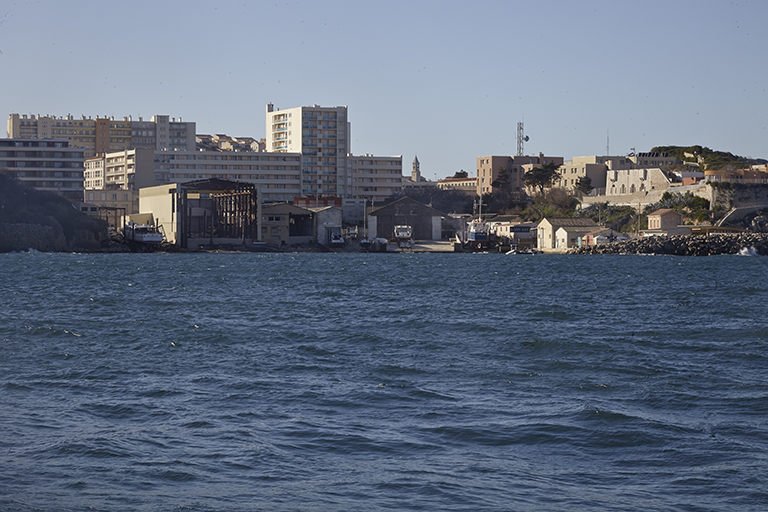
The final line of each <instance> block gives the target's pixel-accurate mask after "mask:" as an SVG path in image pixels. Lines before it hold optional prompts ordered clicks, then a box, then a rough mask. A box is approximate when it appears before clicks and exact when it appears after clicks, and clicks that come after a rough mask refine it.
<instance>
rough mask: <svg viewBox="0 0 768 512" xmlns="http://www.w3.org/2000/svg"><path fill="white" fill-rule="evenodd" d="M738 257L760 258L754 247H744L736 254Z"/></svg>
mask: <svg viewBox="0 0 768 512" xmlns="http://www.w3.org/2000/svg"><path fill="white" fill-rule="evenodd" d="M736 255H737V256H759V254H758V253H757V250H755V248H754V247H743V248H742V249H741V250H740V251H739V252H737V253H736Z"/></svg>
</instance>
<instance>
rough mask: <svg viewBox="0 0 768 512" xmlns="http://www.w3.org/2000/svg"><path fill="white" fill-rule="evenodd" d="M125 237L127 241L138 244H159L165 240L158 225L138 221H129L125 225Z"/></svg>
mask: <svg viewBox="0 0 768 512" xmlns="http://www.w3.org/2000/svg"><path fill="white" fill-rule="evenodd" d="M123 237H124V238H125V241H126V242H134V243H138V244H150V245H157V244H159V243H161V242H162V241H163V234H162V233H161V232H160V231H159V230H158V229H157V226H151V225H149V224H137V223H136V222H129V223H128V224H126V225H125V227H124V228H123Z"/></svg>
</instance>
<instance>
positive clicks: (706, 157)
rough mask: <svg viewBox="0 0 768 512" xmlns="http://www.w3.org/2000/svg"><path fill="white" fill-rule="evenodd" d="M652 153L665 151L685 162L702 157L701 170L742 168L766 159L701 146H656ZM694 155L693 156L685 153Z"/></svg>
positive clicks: (764, 161)
mask: <svg viewBox="0 0 768 512" xmlns="http://www.w3.org/2000/svg"><path fill="white" fill-rule="evenodd" d="M651 152H652V153H667V154H668V155H669V156H673V157H675V158H679V159H680V160H683V161H685V162H697V161H698V158H699V157H701V159H702V165H703V168H702V170H708V171H717V170H721V169H743V168H744V167H749V166H750V165H762V164H765V163H766V160H764V159H761V158H758V159H754V158H745V157H743V156H737V155H734V154H733V153H728V152H726V151H714V150H712V149H709V148H708V147H702V146H688V147H683V146H657V147H655V148H653V149H651ZM686 153H688V154H693V155H695V156H694V157H693V158H692V157H688V156H685V154H686Z"/></svg>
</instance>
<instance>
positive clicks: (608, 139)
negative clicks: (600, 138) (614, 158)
mask: <svg viewBox="0 0 768 512" xmlns="http://www.w3.org/2000/svg"><path fill="white" fill-rule="evenodd" d="M605 156H611V132H610V131H608V130H606V131H605Z"/></svg>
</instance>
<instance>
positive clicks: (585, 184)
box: [576, 176, 594, 195]
mask: <svg viewBox="0 0 768 512" xmlns="http://www.w3.org/2000/svg"><path fill="white" fill-rule="evenodd" d="M593 189H594V187H593V186H592V178H590V177H589V176H582V177H581V178H579V179H578V180H576V190H578V191H579V192H581V193H582V194H584V195H589V193H590V192H592V190H593Z"/></svg>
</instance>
